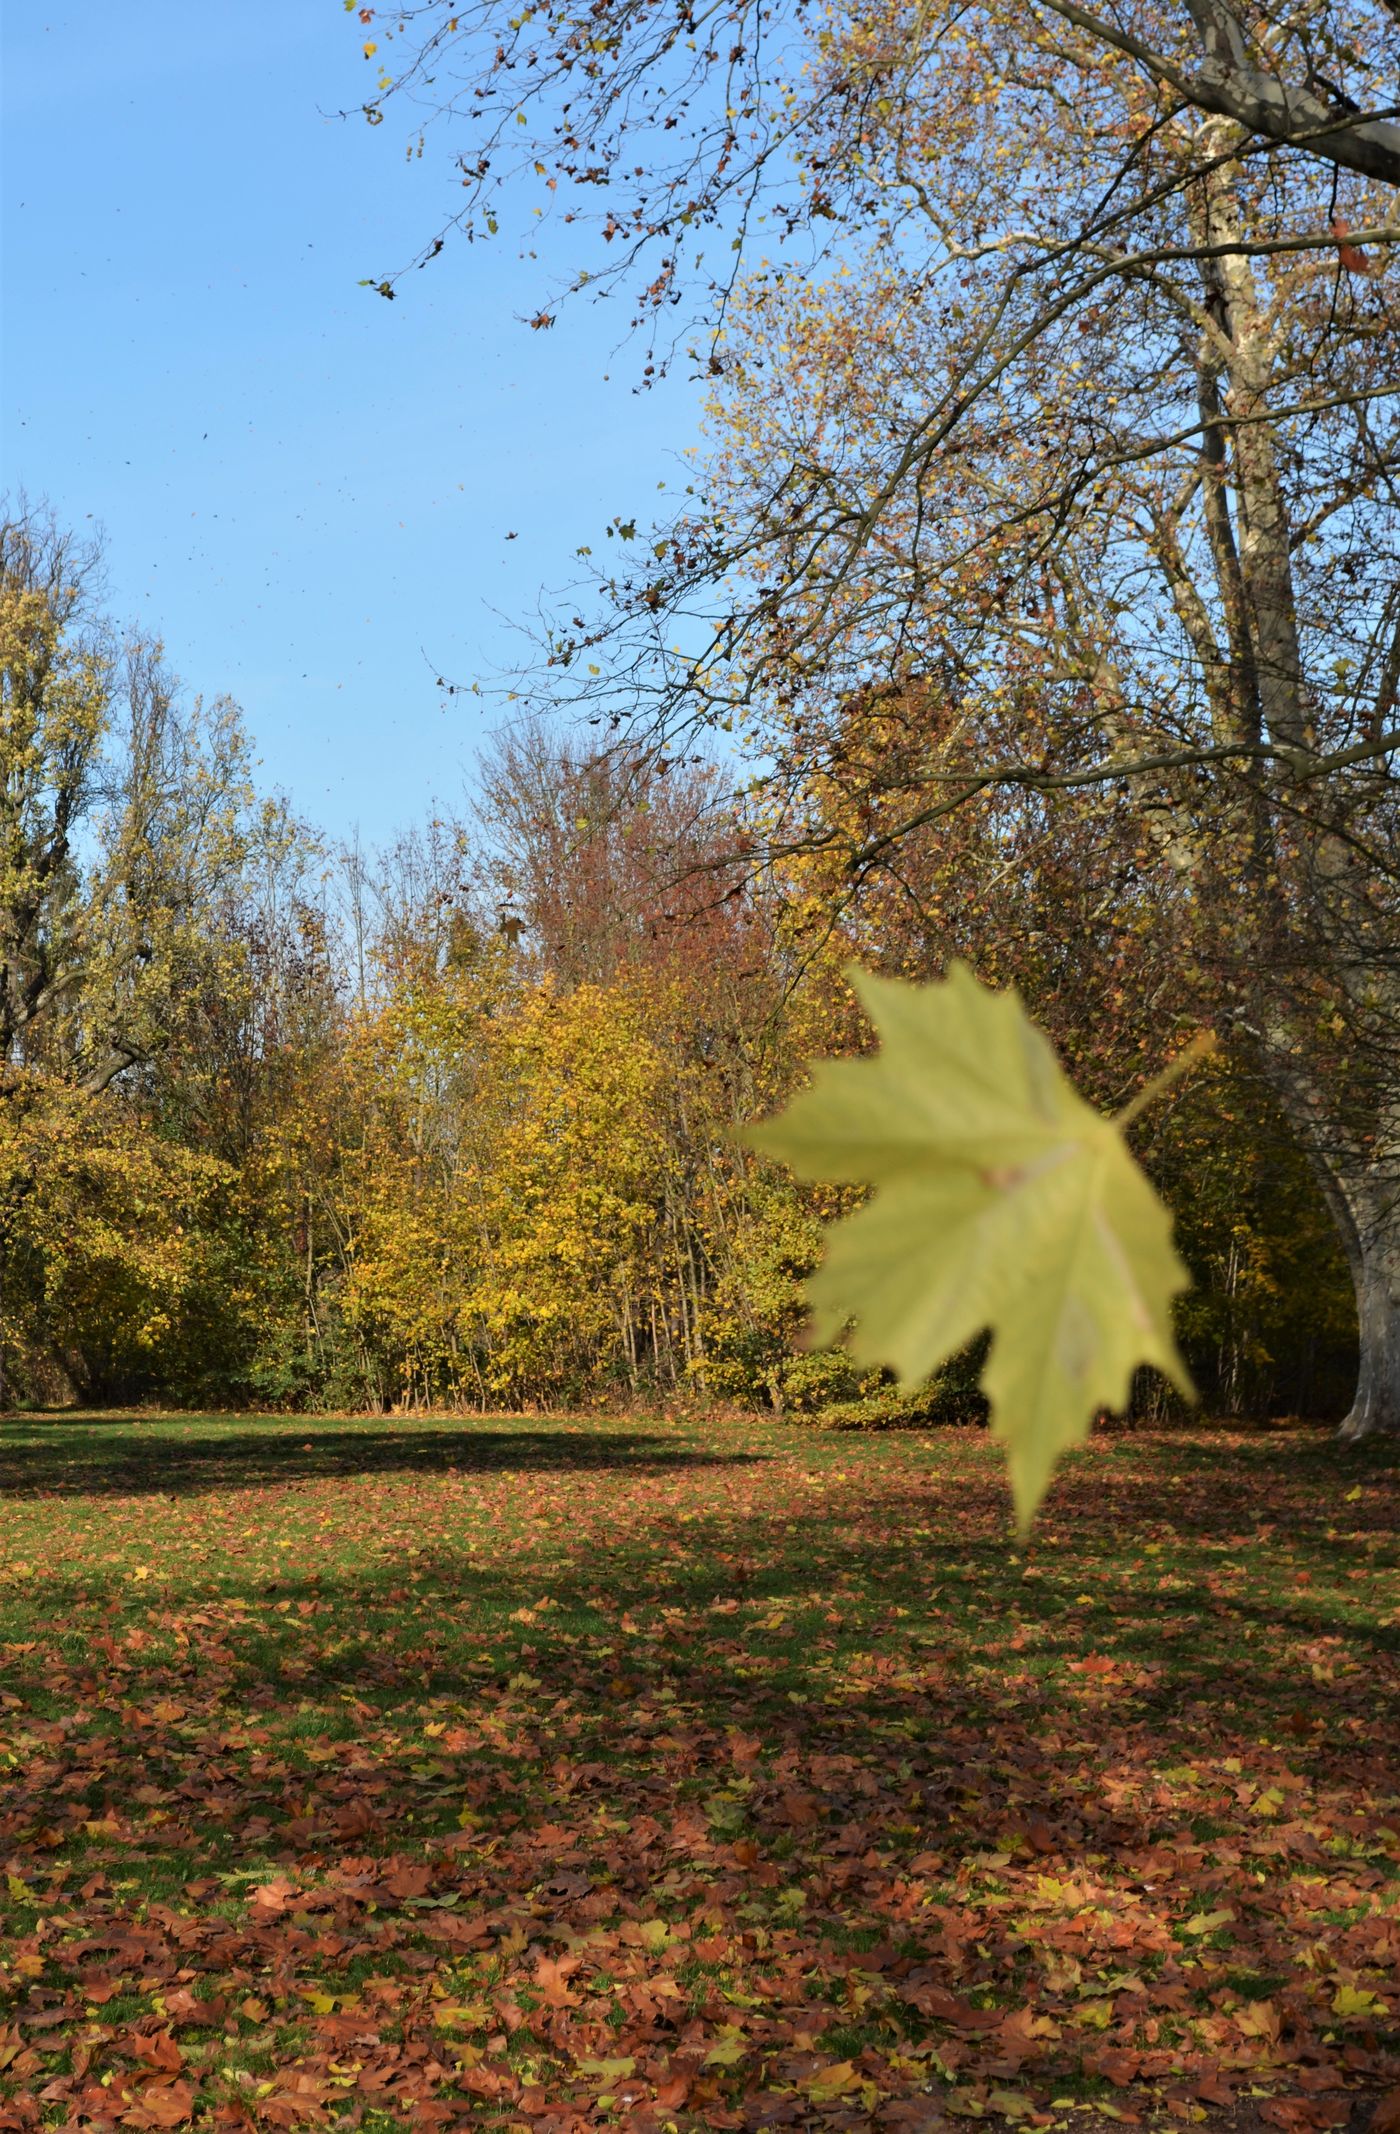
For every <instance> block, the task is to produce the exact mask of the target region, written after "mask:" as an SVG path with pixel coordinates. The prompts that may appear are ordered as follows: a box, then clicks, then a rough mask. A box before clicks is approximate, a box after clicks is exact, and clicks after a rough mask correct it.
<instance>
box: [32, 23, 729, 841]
mask: <svg viewBox="0 0 1400 2134" xmlns="http://www.w3.org/2000/svg"><path fill="white" fill-rule="evenodd" d="M4 36H5V68H4V114H3V118H4V144H5V148H4V170H3V173H2V174H0V179H2V181H3V197H4V233H3V234H4V255H3V277H4V308H3V319H4V324H3V424H4V427H3V437H2V438H0V445H2V447H3V451H2V455H0V465H2V466H3V480H4V485H5V486H6V487H8V488H14V487H16V486H19V485H23V486H25V487H26V488H27V489H28V491H29V492H30V494H31V496H35V497H38V496H46V497H48V498H49V499H50V500H51V501H52V502H53V504H54V506H55V507H56V509H57V511H58V512H59V515H60V517H61V518H62V519H64V520H65V521H66V522H67V523H70V524H72V525H75V526H77V527H79V528H87V527H97V526H100V527H102V528H103V529H104V530H105V533H106V537H107V547H108V580H109V588H110V600H109V605H110V606H111V608H112V610H113V612H114V614H115V615H117V616H118V617H119V618H120V619H123V620H134V621H136V622H139V623H140V624H141V625H143V626H144V627H146V628H150V629H154V630H158V631H159V632H160V633H161V634H162V635H163V637H164V639H165V642H166V645H167V648H168V650H169V654H170V657H171V660H172V663H173V664H174V665H175V667H176V668H177V669H178V671H179V672H180V673H181V674H182V675H183V676H184V678H185V680H186V681H187V683H188V684H189V685H190V686H191V687H192V688H195V689H200V690H203V691H205V692H206V693H209V694H216V693H219V692H222V691H227V692H229V693H230V694H231V695H233V696H235V697H236V698H237V699H238V700H239V702H240V703H241V704H242V705H243V707H244V711H245V713H246V716H247V720H248V724H249V727H250V729H251V731H252V733H253V735H254V738H255V741H256V743H257V750H258V754H259V756H260V758H261V762H262V766H263V769H262V777H263V779H264V780H265V782H266V783H267V784H269V785H273V786H277V787H280V788H281V789H283V790H285V791H286V792H288V793H289V794H290V795H291V797H292V798H293V800H294V801H295V802H296V804H297V805H298V806H299V807H300V808H301V809H302V810H303V811H304V812H305V813H306V814H307V815H308V816H309V817H310V818H311V819H312V820H313V821H314V822H316V823H318V824H320V825H322V826H323V827H324V828H326V829H328V830H329V831H330V832H331V833H332V834H337V835H339V834H344V833H346V832H348V831H350V830H351V829H353V828H356V827H358V828H359V829H361V830H362V831H363V833H364V834H365V836H366V837H367V838H368V839H370V840H378V839H382V838H384V837H386V836H388V835H390V834H391V833H392V832H393V831H394V830H395V829H396V828H399V827H401V826H406V825H407V824H409V823H411V822H413V821H415V820H420V819H422V817H423V816H424V815H425V814H427V813H428V812H429V811H430V810H431V807H432V805H433V803H434V802H435V801H439V802H452V801H454V800H456V799H457V798H459V796H460V794H461V792H462V789H463V782H464V778H469V776H470V763H471V759H472V755H473V752H474V749H475V747H476V745H477V743H478V741H479V739H480V738H481V736H482V734H483V732H484V730H485V728H486V727H487V726H488V725H489V724H490V723H491V721H492V720H493V719H495V718H498V717H500V716H501V715H502V714H501V713H500V711H499V709H498V708H496V707H490V706H488V707H487V708H486V709H483V708H482V707H481V705H480V704H479V703H478V701H477V700H475V699H470V698H469V699H467V700H466V702H465V703H464V702H463V699H462V698H460V697H458V698H455V699H451V700H450V701H448V702H446V705H445V704H444V699H443V697H442V695H441V693H440V692H439V691H438V689H437V688H436V686H435V677H436V675H437V674H438V673H439V672H444V671H445V672H447V673H448V674H450V675H451V676H452V677H453V678H454V679H461V680H466V681H470V680H472V679H474V678H478V677H479V678H482V679H488V678H490V677H491V676H492V675H493V674H496V673H497V672H499V670H500V669H502V668H503V667H506V666H509V665H512V664H514V663H515V662H517V661H518V660H519V659H520V658H521V657H522V656H523V654H524V652H525V649H526V648H525V645H524V641H523V640H522V639H521V637H520V636H519V635H518V634H517V631H516V629H515V628H514V627H513V626H512V625H513V623H516V622H518V621H520V620H525V621H527V622H528V619H529V617H530V616H531V615H532V613H533V612H534V609H535V607H536V604H537V596H538V593H539V589H540V587H541V586H542V585H544V586H551V585H552V586H558V585H561V584H566V583H568V582H569V580H570V578H571V576H572V574H573V568H574V564H573V555H574V550H575V548H576V547H577V546H578V545H579V544H580V543H582V542H587V541H594V542H596V540H597V537H598V536H599V535H600V534H601V531H602V527H603V524H604V522H605V521H606V520H607V519H608V518H609V517H610V516H611V515H612V514H613V513H614V512H615V511H624V512H626V513H628V514H629V515H630V514H636V515H639V516H641V517H642V518H643V519H645V517H646V516H647V514H648V512H649V509H650V506H651V505H652V504H653V503H654V502H656V501H657V496H656V492H657V484H658V482H660V481H663V480H665V481H667V482H668V483H674V482H677V481H680V480H682V479H683V475H682V470H681V466H680V455H681V454H682V453H683V451H684V450H685V448H686V446H687V445H689V444H691V443H692V442H693V441H694V436H695V429H696V422H697V409H698V399H697V397H696V394H695V392H694V390H693V389H692V388H691V387H689V386H687V385H685V384H683V383H680V382H677V383H675V384H672V385H669V386H666V387H664V388H663V389H662V390H661V391H659V392H657V393H654V394H650V395H638V394H636V393H634V392H633V390H632V384H633V381H634V379H635V377H636V375H637V372H638V370H639V369H640V365H641V362H642V360H643V359H642V357H641V356H640V354H639V352H638V350H637V349H636V348H635V347H632V348H627V347H624V348H623V349H622V350H621V352H620V353H619V351H618V348H617V343H618V340H619V337H620V336H621V334H622V332H623V329H624V328H625V325H626V313H625V312H624V311H623V310H622V308H621V307H620V306H617V305H606V304H605V305H602V306H599V307H596V308H594V309H592V310H585V309H577V310H575V311H573V312H570V311H568V310H566V312H565V315H564V317H563V318H562V319H561V320H560V322H559V324H558V325H557V326H556V327H555V328H554V329H553V331H551V332H550V333H548V334H534V333H531V332H530V331H529V330H528V329H527V328H526V327H524V326H523V325H521V324H519V323H518V320H519V316H520V314H522V313H532V312H534V311H535V310H537V309H538V308H539V305H540V302H541V299H542V297H543V296H544V295H547V294H548V293H549V286H550V283H549V272H550V270H549V266H548V263H545V264H540V263H534V264H529V263H524V262H521V261H520V260H519V259H518V257H517V256H516V253H515V250H514V247H508V246H507V245H506V244H505V243H504V242H502V243H501V244H500V246H499V248H498V249H496V248H489V247H488V248H483V247H476V248H473V249H472V250H471V251H470V252H469V251H468V250H467V249H466V248H465V247H462V246H458V247H456V248H455V249H449V251H448V252H447V253H445V254H444V255H443V256H442V258H441V259H439V260H438V261H437V262H436V263H435V265H434V266H433V267H432V268H431V269H429V270H428V271H427V272H425V273H423V274H422V275H417V276H414V277H412V278H411V279H410V281H409V282H408V283H407V284H406V285H405V286H404V288H403V293H402V295H401V296H400V298H399V300H398V301H397V302H395V303H392V304H389V303H386V302H384V301H383V299H382V298H380V297H377V296H375V295H374V294H373V293H372V292H371V291H369V290H365V289H361V288H359V287H357V286H356V285H357V282H358V281H359V278H360V277H361V276H362V275H370V274H380V273H383V272H384V271H386V270H387V269H389V268H392V267H396V266H398V265H400V264H402V262H403V261H404V260H405V259H406V258H407V257H408V256H410V255H411V253H412V252H413V251H415V250H416V249H417V247H418V245H419V244H420V243H421V242H422V241H423V240H424V239H425V238H427V237H429V236H431V235H432V234H433V231H434V230H435V229H436V227H437V226H438V222H439V220H440V219H441V216H442V214H443V212H444V210H445V208H446V206H447V204H448V203H449V201H450V199H451V179H450V173H449V171H448V169H447V157H446V141H445V137H440V138H439V141H438V143H437V144H436V145H434V144H433V142H432V141H431V138H430V142H429V147H428V150H427V153H426V155H425V156H424V158H423V160H422V161H421V162H417V161H415V162H408V161H407V160H406V159H405V155H404V132H405V129H404V127H403V126H401V125H399V124H397V123H396V122H395V120H394V119H393V118H390V119H389V120H388V121H387V122H386V123H385V124H384V125H383V126H381V127H379V128H377V129H371V128H370V127H368V126H366V125H365V124H364V123H363V122H362V121H351V122H347V123H342V122H341V121H339V120H338V119H336V118H335V117H334V116H333V114H334V112H335V111H336V110H337V108H339V107H340V106H341V105H354V104H355V103H357V102H358V100H359V99H360V98H361V97H362V96H363V95H364V93H365V89H366V86H367V75H368V71H369V70H368V69H367V68H366V67H365V64H364V62H363V60H362V59H361V57H360V52H359V38H358V36H357V35H356V33H355V26H354V23H353V20H352V18H350V17H347V15H346V14H345V13H344V11H343V9H342V7H341V5H340V0H242V4H240V5H239V6H238V7H237V8H215V7H210V6H201V5H198V4H196V0H136V4H135V5H134V6H131V7H127V8H121V9H119V8H112V7H109V6H107V5H105V4H103V0H52V4H50V5H48V6H45V4H44V0H35V4H34V5H32V6H30V7H26V8H18V7H17V8H12V9H10V10H8V21H7V24H6V28H5V33H4ZM555 265H556V266H558V265H559V262H558V261H556V262H555ZM609 371H611V372H612V382H610V383H607V382H604V381H605V374H606V373H607V372H609ZM508 534H514V535H515V536H516V538H515V539H514V540H507V538H506V536H507V535H508Z"/></svg>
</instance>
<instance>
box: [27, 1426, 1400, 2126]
mask: <svg viewBox="0 0 1400 2134" xmlns="http://www.w3.org/2000/svg"><path fill="white" fill-rule="evenodd" d="M0 1489H3V1505H4V1509H3V1523H2V1524H0V1769H3V1770H4V1771H5V1773H6V1774H7V1775H6V1780H5V1785H4V1788H3V1792H2V1793H0V1854H3V1861H4V1869H5V1879H4V1881H3V1883H0V1892H3V1893H4V1894H3V1899H2V1901H3V1903H4V1906H5V1917H4V1941H5V1946H4V1950H3V1968H2V1969H0V2128H3V2127H7V2126H16V2127H23V2126H26V2125H52V2126H66V2125H69V2124H81V2123H84V2122H86V2123H89V2124H92V2125H102V2124H108V2125H119V2124H120V2125H125V2126H158V2125H182V2124H189V2123H193V2124H195V2125H198V2126H209V2127H213V2126H216V2125H218V2126H237V2125H240V2124H246V2125H250V2126H254V2125H268V2126H277V2127H295V2126H301V2125H318V2124H335V2123H337V2122H339V2121H342V2120H343V2121H345V2122H346V2123H347V2124H356V2125H359V2126H361V2127H362V2128H365V2129H374V2128H392V2127H401V2126H402V2127H409V2126H413V2127H419V2126H436V2125H449V2124H452V2123H453V2122H454V2121H456V2120H460V2119H463V2118H466V2117H469V2118H470V2119H471V2121H472V2123H473V2124H475V2123H477V2122H480V2123H482V2124H491V2123H501V2124H513V2125H518V2126H529V2125H534V2124H536V2123H539V2124H547V2125H548V2126H549V2127H550V2128H551V2129H556V2130H558V2129H567V2128H568V2127H570V2126H588V2125H594V2124H599V2123H605V2122H608V2121H610V2120H614V2119H621V2120H625V2121H626V2123H627V2124H628V2125H629V2126H633V2125H636V2126H639V2127H645V2126H646V2125H655V2126H657V2127H662V2126H666V2125H672V2124H674V2125H676V2126H680V2127H685V2126H690V2127H700V2126H704V2127H710V2126H721V2127H723V2126H735V2127H738V2126H749V2125H754V2126H758V2125H770V2124H772V2125H796V2126H818V2125H824V2124H828V2123H829V2124H831V2125H833V2126H835V2125H845V2126H852V2125H861V2126H865V2125H870V2126H886V2125H888V2126H890V2127H895V2126H900V2127H906V2126H907V2127H913V2126H917V2125H919V2124H921V2123H925V2124H933V2123H934V2120H935V2119H941V2117H942V2115H944V2114H946V2113H949V2112H951V2113H952V2114H953V2115H954V2116H957V2115H959V2114H963V2115H966V2116H971V2117H981V2116H992V2117H996V2116H997V2115H998V2114H1005V2115H1007V2116H1009V2117H1011V2118H1012V2119H1014V2120H1021V2119H1028V2120H1030V2121H1032V2122H1034V2123H1039V2124H1050V2123H1051V2122H1052V2121H1054V2122H1059V2121H1069V2122H1071V2123H1087V2122H1078V2121H1076V2118H1075V2115H1076V2112H1077V2111H1078V2110H1079V2103H1076V2104H1075V2105H1073V2106H1071V2105H1069V2104H1065V2103H1059V2104H1057V2103H1056V2102H1055V2100H1065V2099H1074V2100H1079V2101H1080V2102H1084V2101H1094V2100H1097V2104H1098V2105H1102V2104H1103V2103H1104V2101H1105V2100H1106V2101H1107V2102H1108V2103H1110V2104H1112V2105H1113V2107H1114V2109H1115V2111H1118V2112H1120V2113H1121V2112H1130V2113H1132V2114H1135V2115H1137V2116H1139V2117H1143V2116H1154V2115H1158V2114H1162V2115H1166V2116H1168V2117H1173V2118H1175V2119H1178V2120H1185V2121H1191V2120H1193V2119H1195V2118H1198V2117H1199V2116H1200V2115H1201V2114H1202V2113H1210V2112H1215V2111H1218V2110H1221V2109H1224V2108H1225V2102H1226V2101H1228V2099H1231V2098H1234V2099H1236V2100H1239V2101H1241V2102H1242V2101H1243V2100H1246V2099H1248V2098H1250V2097H1251V2096H1255V2097H1266V2098H1269V2097H1277V2098H1280V2099H1282V2100H1285V2101H1286V2100H1289V2099H1297V2098H1298V2097H1300V2096H1305V2097H1306V2100H1307V2103H1308V2109H1309V2111H1310V2112H1311V2113H1312V2119H1311V2121H1310V2122H1309V2123H1311V2124H1325V2123H1329V2115H1330V2118H1331V2119H1335V2120H1337V2121H1340V2120H1341V2119H1342V2118H1344V2117H1345V2115H1346V2111H1347V2109H1348V2108H1349V2105H1350V2102H1351V2099H1350V2097H1349V2096H1348V2094H1347V2092H1348V2091H1349V2090H1350V2089H1353V2088H1355V2087H1358V2086H1360V2087H1368V2086H1369V2087H1375V2086H1376V2085H1378V2084H1382V2083H1384V2082H1387V2081H1391V2080H1394V2079H1396V2078H1397V2076H1400V2058H1398V2057H1397V2049H1398V2048H1400V1991H1397V1990H1396V1989H1395V1987H1394V1985H1393V1980H1394V1979H1395V1977H1396V1976H1400V1709H1398V1701H1397V1697H1396V1689H1397V1686H1398V1685H1400V1666H1398V1665H1397V1654H1398V1653H1400V1569H1398V1567H1400V1548H1397V1541H1396V1511H1397V1506H1398V1505H1400V1487H1397V1476H1396V1470H1395V1466H1394V1463H1393V1461H1390V1460H1387V1458H1386V1457H1385V1456H1384V1455H1383V1454H1377V1453H1371V1454H1365V1453H1362V1454H1358V1453H1343V1452H1341V1451H1340V1450H1338V1449H1337V1448H1336V1447H1334V1446H1333V1445H1332V1444H1331V1443H1330V1442H1328V1441H1326V1440H1325V1439H1323V1438H1322V1437H1321V1436H1320V1435H1318V1434H1314V1433H1308V1432H1301V1433H1290V1434H1286V1435H1270V1436H1257V1437H1255V1436H1239V1435H1233V1436H1232V1435H1226V1434H1224V1433H1211V1432H1205V1431H1202V1432H1197V1433H1193V1434H1190V1435H1178V1436H1160V1437H1156V1436H1133V1435H1123V1436H1107V1437H1103V1438H1101V1439H1099V1440H1098V1441H1097V1442H1096V1443H1095V1444H1094V1445H1093V1446H1092V1447H1091V1448H1089V1450H1088V1451H1086V1452H1085V1453H1084V1454H1083V1455H1081V1456H1080V1457H1078V1458H1077V1459H1075V1460H1074V1461H1073V1462H1072V1463H1070V1466H1069V1469H1068V1472H1067V1474H1066V1477H1065V1479H1064V1480H1063V1481H1062V1482H1061V1483H1060V1484H1059V1485H1058V1486H1057V1488H1056V1490H1055V1492H1054V1494H1053V1496H1052V1499H1051V1501H1050V1504H1049V1506H1048V1507H1047V1511H1046V1513H1045V1515H1044V1516H1043V1519H1042V1521H1041V1523H1040V1526H1039V1527H1038V1529H1037V1533H1036V1537H1035V1539H1034V1541H1033V1543H1032V1545H1031V1546H1030V1547H1029V1548H1028V1549H1024V1550H1022V1549H1018V1548H1016V1547H1015V1546H1014V1544H1013V1542H1012V1540H1011V1538H1010V1536H1009V1533H1008V1519H1007V1506H1006V1494H1005V1487H1004V1479H1003V1475H1002V1471H1001V1467H1000V1463H999V1458H998V1455H997V1453H996V1450H995V1448H993V1447H992V1446H990V1444H989V1443H988V1442H987V1440H986V1439H985V1438H984V1437H983V1436H982V1435H981V1434H980V1433H974V1432H959V1431H952V1430H946V1431H937V1432H928V1433H924V1434H906V1433H891V1434H882V1435H879V1436H874V1437H855V1436H850V1435H843V1436H839V1437H824V1436H814V1435H810V1434H804V1433H803V1432H801V1431H800V1430H797V1429H791V1428H781V1427H777V1426H771V1425H765V1424H761V1423H751V1424H724V1425H720V1424H704V1425H702V1424H698V1423H673V1422H669V1421H667V1422H662V1421H646V1420H635V1419H633V1420H627V1421H611V1422H605V1421H598V1422H593V1421H588V1422H582V1421H566V1422H540V1421H518V1420H517V1421H491V1420H487V1421H484V1422H480V1423H477V1422H468V1423H463V1422H459V1421H433V1422H422V1421H392V1422H389V1421H374V1422H366V1423H347V1422H339V1421H326V1420H315V1421H310V1420H307V1419H304V1418H296V1419H291V1420H288V1419H273V1420H264V1419H254V1418H250V1417H192V1416H185V1417H180V1416H177V1417H161V1418H144V1417H85V1416H68V1417H62V1418H56V1419H53V1420H41V1419H26V1420H21V1421H18V1422H12V1423H10V1424H7V1425H3V1426H0ZM627 2061H630V2062H631V2066H630V2067H627V2068H624V2067H623V2065H622V2063H624V2062H627ZM1280 2109H1282V2107H1281V2108H1280ZM921 2114H922V2115H924V2116H923V2118H922V2119H921V2117H920V2115H921ZM930 2114H932V2115H933V2117H932V2118H930V2117H929V2116H928V2115H930ZM1285 2118H1286V2115H1285ZM1278 2123H1280V2124H1283V2123H1285V2121H1284V2120H1282V2119H1281V2120H1280V2121H1279V2122H1278ZM1289 2123H1291V2122H1289Z"/></svg>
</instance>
